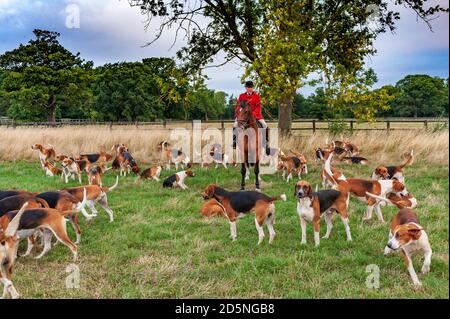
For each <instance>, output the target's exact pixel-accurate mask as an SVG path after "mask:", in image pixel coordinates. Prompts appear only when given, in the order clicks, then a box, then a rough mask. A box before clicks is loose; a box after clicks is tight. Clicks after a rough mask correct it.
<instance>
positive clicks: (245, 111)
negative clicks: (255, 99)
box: [236, 101, 260, 191]
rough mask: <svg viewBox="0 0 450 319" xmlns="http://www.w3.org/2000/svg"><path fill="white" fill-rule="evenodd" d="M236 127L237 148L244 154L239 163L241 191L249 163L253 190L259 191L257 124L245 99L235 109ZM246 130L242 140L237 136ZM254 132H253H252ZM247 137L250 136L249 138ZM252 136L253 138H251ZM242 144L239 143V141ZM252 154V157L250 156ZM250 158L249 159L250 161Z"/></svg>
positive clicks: (243, 187) (243, 188)
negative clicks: (253, 176)
mask: <svg viewBox="0 0 450 319" xmlns="http://www.w3.org/2000/svg"><path fill="white" fill-rule="evenodd" d="M236 119H237V123H238V127H237V129H238V130H239V132H237V133H236V137H237V141H238V146H239V147H238V149H239V151H240V154H244V161H243V162H242V164H241V175H242V180H241V191H243V190H245V176H246V172H247V167H249V165H254V166H255V190H256V191H260V188H259V159H260V154H259V151H260V145H259V143H258V142H259V140H260V136H259V126H258V124H257V122H256V119H255V117H254V116H253V112H252V109H251V108H250V105H249V104H248V102H247V101H241V102H240V103H239V109H238V111H237V117H236ZM244 132H247V134H245V135H244V138H243V140H242V139H240V138H239V133H244ZM253 133H254V134H253ZM249 137H250V138H251V139H250V140H249ZM253 137H254V138H253ZM242 141H243V144H242V145H241V142H242ZM250 156H252V158H250ZM250 160H251V161H250Z"/></svg>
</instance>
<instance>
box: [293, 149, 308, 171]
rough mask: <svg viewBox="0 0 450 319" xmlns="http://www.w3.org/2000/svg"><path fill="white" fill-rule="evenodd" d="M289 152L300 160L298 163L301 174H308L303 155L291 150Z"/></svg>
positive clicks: (306, 163)
mask: <svg viewBox="0 0 450 319" xmlns="http://www.w3.org/2000/svg"><path fill="white" fill-rule="evenodd" d="M290 152H291V153H292V154H294V155H295V156H296V157H297V158H298V159H299V160H300V163H301V166H302V172H305V174H308V162H307V161H306V157H305V155H303V154H302V153H299V152H296V151H293V150H290Z"/></svg>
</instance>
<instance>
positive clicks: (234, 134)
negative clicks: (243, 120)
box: [233, 128, 237, 150]
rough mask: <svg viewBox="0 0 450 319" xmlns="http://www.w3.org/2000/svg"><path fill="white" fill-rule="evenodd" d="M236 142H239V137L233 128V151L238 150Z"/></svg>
mask: <svg viewBox="0 0 450 319" xmlns="http://www.w3.org/2000/svg"><path fill="white" fill-rule="evenodd" d="M236 140H237V136H236V129H235V128H233V149H234V150H235V149H236Z"/></svg>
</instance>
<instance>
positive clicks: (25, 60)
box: [0, 29, 93, 122]
mask: <svg viewBox="0 0 450 319" xmlns="http://www.w3.org/2000/svg"><path fill="white" fill-rule="evenodd" d="M33 33H34V35H35V37H36V38H35V39H33V40H30V41H29V42H28V44H26V45H23V44H21V45H20V46H19V47H18V48H16V49H14V50H12V51H8V52H5V53H4V54H3V55H0V68H1V69H3V71H4V72H6V78H5V80H4V82H3V84H2V90H3V96H5V97H6V98H7V99H9V100H10V101H11V103H12V104H14V105H15V109H14V110H15V111H18V110H22V111H25V112H27V113H29V114H41V113H44V114H45V115H46V116H47V121H48V122H55V116H56V112H57V109H58V104H59V103H61V102H62V101H66V102H67V101H69V100H70V101H71V102H76V101H77V100H82V99H87V98H89V92H88V89H87V85H88V83H89V82H90V80H91V78H90V77H91V74H90V69H91V68H92V65H93V64H92V62H85V61H84V60H83V59H81V58H80V54H79V53H77V54H72V53H71V52H70V51H68V50H67V49H65V48H64V47H63V46H62V45H61V44H60V43H59V42H58V37H59V36H60V34H59V33H58V32H51V31H45V30H38V29H36V30H34V31H33ZM12 113H13V114H14V112H12ZM16 115H17V114H16Z"/></svg>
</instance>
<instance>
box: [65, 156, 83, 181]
mask: <svg viewBox="0 0 450 319" xmlns="http://www.w3.org/2000/svg"><path fill="white" fill-rule="evenodd" d="M61 165H62V167H63V172H64V174H63V175H64V180H65V182H66V184H67V183H68V182H69V177H71V178H72V179H75V177H78V182H79V183H80V184H81V170H80V166H79V165H78V163H77V162H75V161H74V160H71V159H70V158H65V159H63V161H62V164H61Z"/></svg>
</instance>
